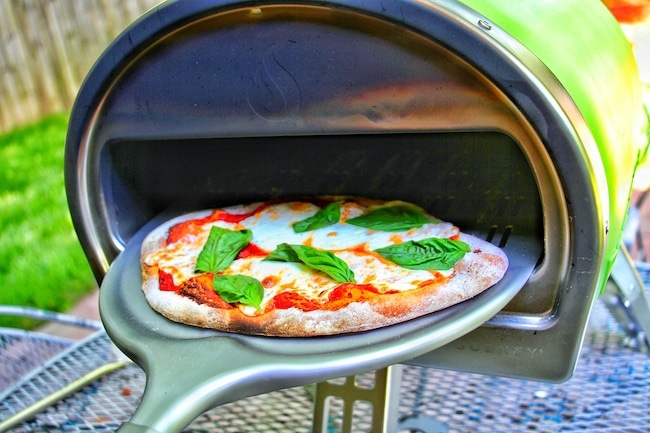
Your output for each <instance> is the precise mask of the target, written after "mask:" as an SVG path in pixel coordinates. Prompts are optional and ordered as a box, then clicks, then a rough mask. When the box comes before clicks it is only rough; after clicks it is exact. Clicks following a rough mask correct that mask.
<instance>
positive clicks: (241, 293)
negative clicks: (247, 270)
mask: <svg viewBox="0 0 650 433" xmlns="http://www.w3.org/2000/svg"><path fill="white" fill-rule="evenodd" d="M212 287H213V288H214V290H215V291H216V292H217V293H218V294H219V296H221V299H223V300H224V301H226V302H228V303H229V304H234V303H237V302H239V303H240V304H244V305H250V306H252V307H255V308H257V309H258V310H259V309H260V308H261V304H262V299H263V298H264V288H263V287H262V283H260V282H259V281H257V280H256V279H255V278H253V277H249V276H247V275H215V276H214V279H213V280H212Z"/></svg>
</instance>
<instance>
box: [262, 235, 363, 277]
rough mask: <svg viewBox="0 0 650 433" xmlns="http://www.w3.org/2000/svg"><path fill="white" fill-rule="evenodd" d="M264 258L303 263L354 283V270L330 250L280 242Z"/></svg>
mask: <svg viewBox="0 0 650 433" xmlns="http://www.w3.org/2000/svg"><path fill="white" fill-rule="evenodd" d="M264 260H269V261H280V262H294V263H302V264H304V265H306V266H308V267H310V268H312V269H316V270H318V271H321V272H323V273H324V274H326V275H328V276H330V277H331V278H332V279H333V280H335V281H337V282H339V283H354V282H355V281H354V272H352V270H350V268H349V267H348V265H347V263H345V262H344V261H343V260H341V259H339V258H338V257H336V256H335V255H334V254H332V253H331V252H329V251H325V250H319V249H316V248H312V247H307V246H304V245H290V244H285V243H283V244H280V245H278V247H277V248H276V249H275V251H273V252H272V253H271V254H269V255H268V256H266V258H265V259H264Z"/></svg>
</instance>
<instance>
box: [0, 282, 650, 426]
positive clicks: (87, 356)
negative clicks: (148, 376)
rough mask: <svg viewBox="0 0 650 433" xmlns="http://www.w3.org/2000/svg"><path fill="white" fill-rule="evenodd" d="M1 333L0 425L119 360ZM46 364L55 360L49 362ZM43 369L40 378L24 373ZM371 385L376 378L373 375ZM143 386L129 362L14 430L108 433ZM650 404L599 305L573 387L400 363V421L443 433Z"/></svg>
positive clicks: (259, 403) (293, 421) (213, 415)
mask: <svg viewBox="0 0 650 433" xmlns="http://www.w3.org/2000/svg"><path fill="white" fill-rule="evenodd" d="M644 279H645V278H644ZM1 334H2V336H1V337H0V361H1V362H0V387H1V388H0V389H1V390H2V391H0V399H1V401H0V419H5V418H6V417H8V416H10V415H12V414H13V413H15V412H17V411H19V410H20V409H22V408H23V407H25V406H27V405H28V404H30V403H32V402H33V401H35V400H37V399H38V398H39V397H41V396H43V395H46V394H48V393H49V392H52V391H54V390H56V389H57V388H60V387H61V386H62V384H65V382H66V381H70V380H74V379H76V378H78V377H80V376H82V375H83V374H84V373H86V372H88V371H90V370H92V369H94V368H96V367H98V366H100V365H102V364H106V363H107V362H110V361H112V360H115V358H116V354H115V352H114V351H113V349H112V344H111V342H110V341H109V339H108V337H107V336H106V334H105V333H104V332H103V331H101V330H100V331H97V332H96V333H94V334H92V335H91V336H90V337H88V338H86V339H85V340H83V342H82V343H80V344H71V343H69V342H68V343H66V341H63V340H61V341H58V340H57V341H48V342H47V343H44V340H43V339H40V340H39V338H38V336H36V337H35V336H34V335H33V334H32V333H29V334H28V333H21V332H15V333H11V332H9V333H1ZM48 358H51V359H50V361H45V360H46V359H48ZM41 365H42V368H39V369H38V370H36V371H37V373H36V374H33V373H31V374H30V373H26V372H27V371H29V370H30V369H32V368H33V367H35V366H41ZM16 366H18V367H20V368H18V367H16ZM19 378H22V380H18V379H19ZM360 380H364V378H363V376H362V377H361V378H360ZM367 380H370V381H371V380H372V374H369V377H368V378H367ZM144 384H145V375H144V372H143V371H142V370H141V369H140V368H139V367H137V366H136V365H133V364H131V365H127V366H126V367H125V368H122V369H120V370H117V371H115V372H112V373H110V374H107V375H105V376H103V377H102V378H100V379H98V380H95V381H94V382H92V383H91V384H90V385H87V386H85V387H83V388H82V389H81V390H80V391H78V392H75V393H73V394H72V395H70V396H68V397H67V398H65V399H63V400H62V401H59V402H58V403H56V404H55V405H53V406H51V407H49V408H48V409H46V410H44V411H42V412H41V413H39V414H38V415H37V416H36V417H35V418H33V419H31V420H29V421H27V422H25V423H23V424H21V425H20V426H18V427H16V428H14V429H13V430H12V431H15V432H52V431H66V432H68V431H69V432H87V431H97V432H112V431H114V430H115V429H116V428H117V427H118V426H119V425H120V424H121V423H122V422H125V421H127V420H128V419H129V418H130V416H131V414H132V413H133V412H134V410H135V408H136V407H137V405H138V401H139V398H140V396H141V395H142V392H143V388H144ZM649 401H650V355H648V354H647V353H642V352H640V351H639V350H637V349H633V348H630V347H628V346H627V345H626V340H625V335H624V333H623V332H622V330H621V329H620V326H619V325H618V323H617V322H616V321H615V320H614V318H613V317H612V316H611V315H610V314H609V311H608V310H607V308H606V307H605V306H604V305H603V303H602V302H600V301H598V302H597V303H596V304H595V306H594V310H593V313H592V316H591V319H590V323H589V327H588V331H587V336H586V338H585V342H584V345H583V349H582V352H581V355H580V359H579V362H578V366H577V369H576V372H575V375H574V376H573V377H572V378H571V379H570V380H569V381H567V382H565V383H563V384H547V383H540V382H534V381H526V380H518V379H508V378H502V377H495V376H488V375H478V374H469V373H461V372H456V371H446V370H437V369H432V368H421V367H414V366H404V368H403V371H402V382H401V389H400V408H399V415H400V417H419V418H420V420H421V422H425V423H426V422H430V424H436V425H438V424H439V425H441V426H443V427H441V428H444V429H443V430H441V431H445V432H449V433H451V432H469V431H472V432H503V431H520V432H573V431H588V432H630V433H631V432H642V431H643V432H645V431H649V429H650V427H648V426H650V410H648V402H649ZM332 404H333V406H335V405H336V402H333V403H332ZM312 411H313V387H309V386H307V387H299V388H289V389H285V390H280V391H275V392H271V393H268V394H263V395H259V396H254V397H250V398H246V399H244V400H240V401H237V402H234V403H230V404H227V405H224V406H220V407H218V408H215V409H213V410H211V411H209V412H206V413H204V414H203V415H201V416H200V417H199V418H197V419H196V420H195V421H194V422H193V423H192V424H191V425H190V426H189V427H188V428H187V429H186V430H185V431H186V432H260V431H264V432H283V433H284V432H310V431H311V429H312ZM331 413H332V414H333V415H332V416H331V419H330V424H331V431H332V432H335V431H339V430H338V424H337V423H339V420H337V418H336V416H337V415H336V410H332V411H331ZM355 416H356V418H355V422H354V431H359V432H367V431H369V430H368V429H369V425H370V417H371V416H372V415H371V408H370V407H369V408H368V410H367V411H364V408H363V407H361V408H359V410H355ZM427 420H429V421H427ZM402 431H404V432H407V431H410V430H402Z"/></svg>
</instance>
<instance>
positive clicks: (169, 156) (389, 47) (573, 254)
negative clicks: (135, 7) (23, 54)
mask: <svg viewBox="0 0 650 433" xmlns="http://www.w3.org/2000/svg"><path fill="white" fill-rule="evenodd" d="M538 3H539V2H521V4H519V5H518V6H517V7H516V8H513V7H511V6H507V9H506V8H504V5H503V4H502V2H498V1H478V0H464V1H460V0H429V1H426V2H423V1H414V0H394V1H391V2H379V1H357V0H327V1H308V0H302V1H291V2H275V1H272V2H258V1H233V0H231V1H225V0H210V1H201V2H190V1H172V2H168V3H164V4H162V5H161V6H159V7H158V8H156V9H154V10H152V11H151V12H149V13H148V14H146V15H145V16H144V17H142V18H141V19H140V20H139V21H137V22H136V23H135V24H133V25H132V26H131V27H130V28H128V29H127V30H126V31H125V32H124V33H123V34H122V35H121V36H119V37H118V38H117V39H116V40H115V41H114V42H113V44H112V45H111V46H110V47H109V48H108V49H107V50H106V52H105V53H104V54H103V55H102V56H101V57H100V58H99V60H98V61H97V63H96V65H95V66H94V68H93V69H92V71H91V72H90V74H89V75H88V77H87V79H86V81H85V82H84V84H83V86H82V88H81V91H80V92H79V95H78V98H77V101H76V104H75V107H74V109H73V112H72V115H71V118H70V126H69V131H68V136H67V143H66V167H65V171H66V185H67V193H68V198H69V205H70V210H71V213H72V218H73V221H74V224H75V227H76V230H77V232H78V236H79V238H80V240H81V243H82V246H83V247H84V249H85V252H86V255H87V257H88V260H89V261H90V264H91V266H92V268H93V270H94V273H95V276H96V278H97V280H98V282H100V283H101V291H100V309H101V313H102V319H103V321H104V324H105V326H106V329H107V331H108V333H109V335H110V336H111V338H112V339H113V340H114V341H115V342H116V344H117V345H118V346H119V347H120V348H121V349H122V350H124V351H125V352H126V353H127V354H128V355H129V356H131V357H132V358H134V359H135V360H136V362H138V363H139V364H140V365H141V366H143V368H145V370H146V371H147V377H148V381H147V387H148V391H147V394H150V395H151V394H155V391H154V390H155V389H156V387H157V386H159V387H160V386H163V385H157V383H161V382H165V380H167V379H165V376H164V373H160V372H159V370H156V368H158V367H156V365H158V361H157V360H156V359H157V358H156V351H169V350H170V348H171V347H173V348H175V350H178V351H179V352H178V353H181V352H182V353H184V354H186V353H188V351H192V350H196V352H197V353H198V352H205V351H208V352H209V351H211V350H212V351H214V353H215V354H213V356H223V355H219V354H220V353H222V352H223V351H224V350H228V351H230V350H233V351H235V352H236V353H239V352H237V351H243V352H242V353H244V355H245V356H242V357H240V361H241V359H244V360H245V361H243V364H244V365H250V366H251V367H250V368H249V370H247V377H248V379H246V380H243V379H241V380H243V382H246V383H245V384H244V385H242V386H236V383H239V382H237V380H235V379H233V377H234V376H232V375H228V376H227V377H228V379H227V380H226V379H224V380H222V381H221V382H219V383H220V384H218V385H215V383H216V382H215V381H217V379H214V377H217V376H219V375H220V374H221V373H220V372H218V373H205V372H204V371H203V370H205V368H206V367H201V366H199V367H196V368H195V370H197V372H195V373H194V379H193V380H195V381H196V383H205V381H206V380H208V379H206V377H211V379H209V380H211V381H212V382H210V383H211V384H212V385H211V387H203V388H201V387H199V386H198V385H197V389H198V388H200V389H201V390H203V391H205V390H206V389H210V392H209V393H208V394H210V393H212V394H210V395H213V396H214V395H216V394H218V393H219V392H221V391H215V389H220V390H221V389H222V388H223V390H226V391H228V397H227V398H226V400H230V401H232V400H233V399H237V398H241V397H242V396H245V395H250V394H252V393H257V392H264V391H265V390H270V389H273V388H274V387H275V388H280V387H283V386H290V385H295V384H301V383H310V382H317V381H320V380H324V379H329V378H332V377H338V376H340V375H344V374H348V373H351V372H354V371H363V370H368V369H371V368H378V367H384V366H386V365H388V364H394V363H413V364H417V365H425V366H431V367H436V368H446V369H455V370H463V371H469V372H476V373H485V374H496V375H503V376H509V377H519V378H529V379H536V380H542V381H551V382H559V381H563V380H566V379H567V378H569V377H570V376H571V373H572V371H573V369H574V366H575V363H576V359H577V356H578V352H579V349H580V345H581V341H582V338H583V334H584V330H585V326H586V321H587V319H588V316H589V313H590V309H591V306H592V303H593V302H594V299H595V298H596V296H597V295H598V293H599V292H600V291H601V290H602V289H603V287H604V285H605V282H606V280H607V277H608V275H609V272H610V269H611V266H612V264H613V261H614V257H615V256H616V253H617V251H618V249H619V243H620V240H621V234H622V227H623V224H624V220H625V215H626V211H627V207H628V200H629V192H630V188H631V183H632V177H633V173H634V170H635V167H636V164H637V161H638V159H639V157H640V154H641V153H642V151H643V145H644V144H645V141H644V136H643V133H644V131H643V125H644V121H645V118H644V116H643V111H642V109H641V102H640V93H641V92H640V89H639V84H638V78H637V77H636V75H635V74H636V67H635V64H634V60H633V58H632V55H631V54H630V50H629V47H628V46H627V42H626V41H625V38H624V37H623V35H622V34H621V33H620V31H619V30H618V27H617V25H616V23H615V21H614V20H613V18H611V17H610V16H609V15H608V13H607V11H606V9H605V8H604V7H602V6H601V5H600V2H599V1H586V0H584V1H583V0H580V1H579V0H571V1H565V0H563V1H561V2H559V1H558V2H551V3H550V4H549V3H548V2H546V3H545V4H544V5H539V4H538ZM578 11H579V12H578ZM569 29H570V30H569ZM331 194H343V195H355V196H362V197H370V198H377V199H387V200H389V199H401V200H406V201H411V202H413V203H416V204H418V205H420V206H422V207H424V208H425V209H426V210H427V211H429V212H430V213H432V214H433V215H436V216H437V217H439V218H441V219H444V220H448V221H451V222H453V223H455V224H456V225H458V226H459V227H460V228H461V230H463V231H466V232H469V233H474V234H477V235H480V236H481V237H483V238H485V239H488V240H490V241H492V242H494V243H497V244H500V245H501V246H503V247H504V249H506V251H507V252H508V254H509V256H510V258H511V262H512V263H514V264H515V265H516V266H515V267H521V268H522V269H523V276H522V275H519V276H517V277H516V278H515V277H513V278H511V279H510V280H508V279H506V281H505V282H504V284H503V285H502V286H500V287H499V288H498V289H497V291H496V292H495V293H496V294H493V295H486V296H483V297H481V296H479V297H478V298H477V299H474V300H472V301H471V302H469V303H467V305H461V306H458V307H454V308H456V309H454V308H452V309H451V312H442V313H441V314H442V316H441V317H442V318H441V319H440V320H439V319H438V318H436V319H435V320H433V319H428V320H433V321H431V322H426V323H425V325H422V326H420V325H418V326H420V328H419V329H418V330H417V331H413V332H415V333H416V334H417V336H415V337H413V339H412V340H409V338H411V337H409V336H413V335H415V334H410V332H412V331H411V330H410V328H409V329H407V330H404V329H401V328H398V329H399V331H396V330H384V331H378V332H374V331H371V332H369V333H365V334H361V335H356V336H337V337H327V338H323V339H320V340H318V339H314V341H312V339H306V340H300V341H293V339H290V340H292V341H287V340H282V341H278V340H277V339H265V338H264V337H245V336H228V335H222V334H221V333H216V332H212V331H205V330H198V329H197V330H194V329H186V328H187V327H183V326H182V325H171V324H167V323H164V322H163V321H164V320H165V319H162V318H159V317H157V316H155V315H150V312H148V311H147V306H146V305H143V304H140V302H141V299H139V297H140V296H141V293H140V283H141V281H140V279H139V273H138V268H137V267H138V266H139V263H137V264H136V265H134V264H133V262H135V261H136V260H137V257H138V255H137V246H138V242H141V240H142V237H143V236H144V234H146V232H147V231H148V230H150V229H151V228H152V227H154V226H155V225H157V224H159V223H160V222H162V221H164V219H166V218H168V217H169V216H170V215H177V214H180V213H183V212H188V211H194V210H198V209H204V208H214V207H219V206H225V205H232V204H239V203H248V202H253V201H258V200H268V199H276V198H284V197H293V196H305V195H306V196H313V195H331ZM509 247H510V248H511V249H510V250H508V248H509ZM129 250H132V251H129ZM519 257H521V258H519ZM520 264H521V266H519V265H520ZM486 293H490V290H488V291H487V292H486ZM495 297H497V298H498V300H495V299H494V298H495ZM136 304H137V305H139V307H138V308H139V310H138V311H135V310H134V311H132V309H135V307H133V305H136ZM487 306H489V308H488V307H487ZM490 309H492V310H490ZM443 316H444V317H443ZM470 319H471V320H470ZM441 321H442V322H441ZM423 323H424V322H423ZM440 323H443V325H441V324H440ZM432 335H435V338H434V339H435V340H436V342H435V343H432V342H431V338H432V337H431V336H432ZM196 340H201V341H203V342H204V343H203V344H204V345H203V346H201V348H200V349H199V348H193V347H195V346H197V345H196V344H195V343H193V341H196ZM212 340H218V341H219V342H220V343H219V344H217V343H214V344H212V343H205V342H206V341H212ZM342 341H343V343H341V342H342ZM427 341H428V343H427ZM348 342H349V343H348ZM423 342H425V343H423ZM192 344H194V346H192ZM346 344H349V350H350V352H345V350H344V351H343V352H338V351H337V350H338V348H339V347H341V346H345V345H346ZM213 346H214V347H213ZM272 346H273V347H272ZM346 347H347V346H346ZM434 349H435V350H434ZM312 350H314V351H316V352H318V356H321V357H322V359H321V358H313V357H312V355H313V353H311V351H312ZM346 350H347V349H346ZM319 351H320V352H319ZM269 352H272V353H271V354H269ZM279 352H281V353H279ZM352 352H353V353H354V354H353V355H350V353H352ZM287 354H290V355H291V359H290V360H287V359H286V358H283V356H285V357H286V355H287ZM179 356H180V355H179ZM197 356H204V355H197ZM233 356H234V355H233ZM249 359H250V360H251V361H250V362H249V361H248V360H249ZM325 359H332V361H326V360H325ZM161 362H162V361H161ZM178 362H179V363H180V361H178ZM183 362H186V361H183ZM225 362H226V364H227V363H228V361H227V360H226V361H225ZM233 362H235V361H234V360H233ZM328 362H329V363H328ZM162 363H163V364H164V369H166V371H167V370H169V371H173V370H174V369H175V368H178V366H177V365H174V361H173V360H170V359H167V360H166V361H164V362H162ZM282 366H284V367H286V366H291V368H288V367H287V368H284V367H282ZM184 368H185V369H187V368H186V367H184ZM233 368H234V367H233ZM241 368H247V367H241ZM160 369H163V367H160ZM154 370H155V371H154ZM156 371H157V372H156ZM270 371H272V372H273V373H269V372H270ZM199 376H200V377H201V380H203V382H201V380H199V379H200V378H199ZM238 377H240V376H238ZM242 377H243V376H242ZM170 380H171V379H170ZM238 380H239V379H238ZM224 381H225V382H224ZM170 383H171V382H170ZM193 383H194V382H193ZM223 383H227V384H228V385H227V386H226V385H223ZM262 383H263V385H262ZM188 386H189V385H188ZM202 386H203V385H202ZM220 387H221V388H220ZM229 387H230V388H229ZM149 388H151V391H149ZM233 389H234V390H233ZM224 392H225V391H224ZM189 393H190V392H189V391H188V395H189ZM147 394H145V399H144V400H143V402H142V405H143V406H145V405H147V404H151V403H147V402H148V401H149V400H151V399H154V400H155V401H156V404H159V405H164V404H165V403H164V402H163V401H162V400H165V399H168V400H170V401H171V400H173V398H172V397H170V396H168V395H167V394H165V393H163V394H165V396H164V397H161V394H160V393H158V394H157V395H156V397H147ZM192 395H194V396H193V397H191V400H192V401H193V402H194V406H196V407H197V410H199V409H203V408H204V407H207V405H208V403H204V400H200V399H199V398H198V397H196V395H195V394H192ZM175 398H176V399H177V400H178V399H182V398H184V397H182V396H176V397H175ZM206 398H207V397H206ZM208 400H210V399H209V398H208ZM217 400H218V399H217ZM165 401H166V400H165ZM219 401H221V400H219ZM168 404H170V405H171V406H173V405H174V403H173V402H168ZM209 404H215V401H214V399H213V400H212V401H211V403H209ZM173 407H175V406H173ZM155 413H156V414H158V413H163V412H160V411H158V409H156V411H155ZM171 413H175V412H174V411H171ZM169 416H170V417H171V416H172V415H169ZM175 416H179V417H180V418H183V416H180V415H178V414H176V415H175ZM163 418H165V417H163ZM162 422H163V421H161V423H162ZM175 422H176V421H174V422H172V421H169V424H170V425H172V424H173V425H175V424H174V423H175ZM134 431H135V430H134ZM147 431H149V430H147ZM152 431H153V430H152Z"/></svg>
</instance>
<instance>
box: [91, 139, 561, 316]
mask: <svg viewBox="0 0 650 433" xmlns="http://www.w3.org/2000/svg"><path fill="white" fill-rule="evenodd" d="M102 159H106V161H104V162H103V163H102V164H101V166H102V167H105V168H106V169H105V171H104V175H103V180H102V183H103V184H104V185H105V191H106V193H107V194H106V197H105V200H106V209H107V212H109V215H108V216H107V220H108V221H110V222H112V223H113V224H114V227H113V228H112V230H111V231H112V232H113V233H115V234H116V235H117V236H118V237H119V241H120V242H121V243H124V244H126V243H127V242H128V240H129V239H130V238H131V237H132V235H133V234H134V233H135V232H136V231H137V230H138V229H139V228H140V227H141V226H143V225H144V224H145V223H146V222H147V221H149V220H151V219H152V218H153V217H155V216H156V215H158V214H159V213H162V212H167V211H170V208H171V209H173V210H172V212H173V213H176V212H186V211H193V210H197V209H207V208H214V207H220V206H226V205H232V204H242V203H248V202H255V201H262V200H268V199H276V198H287V197H299V196H314V195H353V196H362V197H369V198H376V199H384V200H396V199H398V200H406V201H411V202H413V203H417V204H418V205H420V206H422V207H424V208H425V209H427V210H428V211H430V212H431V213H432V214H433V215H436V216H437V217H439V218H441V219H443V220H447V221H452V222H454V223H455V224H456V225H458V226H459V227H460V228H461V229H462V230H464V231H467V232H471V233H480V234H481V236H485V234H488V236H489V235H490V233H495V232H500V233H502V232H504V231H506V232H512V233H515V234H521V235H525V236H534V237H537V238H539V239H542V238H543V236H544V227H543V212H542V203H541V198H540V193H539V190H538V184H537V181H536V179H535V177H534V175H533V172H532V170H531V167H530V165H529V163H528V161H527V159H526V156H525V155H524V154H523V153H522V151H521V148H520V147H519V144H518V143H517V142H515V141H514V140H513V139H512V138H511V137H510V136H508V135H506V134H504V133H502V132H496V131H464V132H459V131H454V132H432V133H385V134H360V135H320V136H283V137H239V138H215V139H177V140H145V141H143V140H138V141H131V140H120V141H114V142H112V143H110V145H108V146H107V147H106V149H105V152H104V154H103V155H102ZM121 215H129V218H122V217H121ZM527 298H528V299H530V294H529V295H527ZM535 298H536V303H539V304H540V305H537V306H536V307H535V308H536V309H538V310H540V309H541V310H542V311H548V310H549V309H550V308H551V305H548V303H549V301H550V300H549V298H548V296H540V295H539V294H537V295H535ZM544 303H546V305H541V304H544ZM526 309H527V310H528V311H530V310H531V308H530V305H528V306H526Z"/></svg>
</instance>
